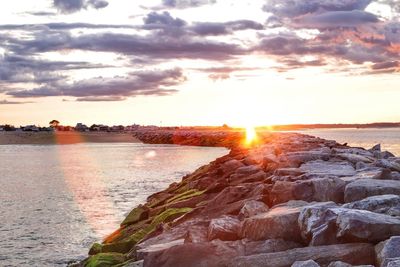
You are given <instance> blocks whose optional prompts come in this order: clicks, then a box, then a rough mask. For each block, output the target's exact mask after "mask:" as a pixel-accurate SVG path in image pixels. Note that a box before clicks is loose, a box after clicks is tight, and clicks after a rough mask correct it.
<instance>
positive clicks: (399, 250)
mask: <svg viewBox="0 0 400 267" xmlns="http://www.w3.org/2000/svg"><path fill="white" fill-rule="evenodd" d="M375 252H376V262H377V264H378V265H379V267H387V266H388V263H389V262H390V261H391V259H394V258H400V236H393V237H391V238H390V239H388V240H386V241H383V242H381V243H379V244H378V245H376V246H375Z"/></svg>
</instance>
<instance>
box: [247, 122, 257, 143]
mask: <svg viewBox="0 0 400 267" xmlns="http://www.w3.org/2000/svg"><path fill="white" fill-rule="evenodd" d="M255 141H257V133H256V129H255V127H254V126H247V127H246V145H250V144H252V143H254V142H255Z"/></svg>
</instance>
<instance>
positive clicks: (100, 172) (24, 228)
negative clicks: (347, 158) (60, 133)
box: [0, 128, 400, 267]
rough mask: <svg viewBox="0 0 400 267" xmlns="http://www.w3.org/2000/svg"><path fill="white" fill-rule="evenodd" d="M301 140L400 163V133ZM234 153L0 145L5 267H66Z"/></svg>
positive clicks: (330, 132) (0, 247) (327, 134)
mask: <svg viewBox="0 0 400 267" xmlns="http://www.w3.org/2000/svg"><path fill="white" fill-rule="evenodd" d="M301 132H302V133H305V134H309V135H314V136H319V137H322V138H325V139H331V140H336V141H338V142H340V143H348V144H349V145H351V146H359V147H365V148H370V147H372V146H373V145H375V144H378V143H380V144H381V145H382V148H383V149H384V150H389V151H391V152H392V153H394V154H396V155H397V156H400V128H391V129H324V130H321V129H313V130H305V131H301ZM227 153H228V150H227V149H224V148H208V147H190V146H175V145H146V144H139V143H137V144H135V143H133V144H132V143H130V144H127V143H126V144H125V143H107V144H74V145H3V146H0V266H2V267H6V266H66V265H67V264H68V263H69V262H73V261H76V260H80V259H84V258H85V257H86V255H87V252H88V249H89V248H90V246H91V244H92V243H93V242H99V241H101V240H102V239H103V238H104V237H105V236H106V235H108V234H110V233H111V232H113V231H114V230H116V229H117V228H118V226H119V223H120V222H121V221H122V220H123V219H124V218H125V216H126V215H127V213H129V211H131V210H132V208H134V207H135V206H137V205H138V204H140V203H143V202H144V201H145V200H146V198H147V197H148V196H149V195H150V194H152V193H155V192H158V191H160V190H163V189H165V188H166V187H168V185H169V184H171V183H173V182H178V181H180V180H181V178H182V176H184V175H186V174H188V173H190V172H193V171H194V170H195V169H197V168H198V167H200V166H202V165H204V164H207V163H209V162H210V161H213V160H214V159H216V158H218V157H221V156H223V155H225V154H227Z"/></svg>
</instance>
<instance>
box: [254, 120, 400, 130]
mask: <svg viewBox="0 0 400 267" xmlns="http://www.w3.org/2000/svg"><path fill="white" fill-rule="evenodd" d="M395 127H400V122H376V123H367V124H342V123H339V124H289V125H274V126H265V127H264V126H263V127H257V128H258V129H261V130H263V129H265V130H271V129H272V130H275V131H290V130H304V129H330V128H395Z"/></svg>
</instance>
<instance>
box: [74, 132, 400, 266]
mask: <svg viewBox="0 0 400 267" xmlns="http://www.w3.org/2000/svg"><path fill="white" fill-rule="evenodd" d="M135 136H136V138H138V139H139V140H141V141H143V142H144V143H167V144H181V145H204V146H225V147H228V148H230V149H231V151H230V153H229V154H228V155H226V156H224V157H221V158H218V159H216V160H215V161H213V162H211V163H210V164H208V165H206V166H203V167H201V168H199V169H198V170H196V171H195V172H194V173H192V174H190V175H187V176H185V177H183V178H182V181H181V182H180V183H173V184H171V185H170V186H169V187H168V188H167V189H166V190H164V191H162V192H159V193H156V194H154V195H151V196H149V197H148V199H147V202H146V203H144V204H142V205H139V206H138V207H136V208H135V209H133V210H132V211H131V212H130V214H129V215H128V216H127V217H126V219H125V220H124V221H123V222H122V223H121V227H120V228H119V229H118V230H116V231H115V232H114V233H112V234H111V235H109V236H108V237H107V238H105V240H104V241H103V243H102V244H98V243H96V244H94V245H93V246H92V248H91V249H90V251H89V255H90V256H89V257H88V258H87V259H86V260H84V261H82V262H80V263H77V264H71V266H85V267H94V266H130V267H132V266H145V267H148V266H151V267H156V266H157V267H161V266H171V267H172V266H174V267H180V266H182V267H184V266H185V267H186V266H198V267H200V266H211V267H212V266H232V267H233V266H246V267H247V266H267V267H269V266H271V267H285V266H295V267H311V266H312V267H314V266H329V267H348V266H385V267H395V266H400V158H396V157H395V156H394V155H393V154H391V153H390V152H386V151H381V149H380V146H379V145H377V146H375V147H373V148H372V149H369V150H366V149H363V148H353V147H348V146H346V145H341V144H338V143H337V142H335V141H329V140H324V139H320V138H316V137H312V136H307V135H301V134H295V133H268V134H264V135H262V136H260V138H259V141H258V143H255V144H253V146H251V147H246V146H243V145H242V144H243V133H240V132H192V133H191V132H180V133H176V132H169V131H163V132H156V131H155V132H138V133H136V135H135Z"/></svg>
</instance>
